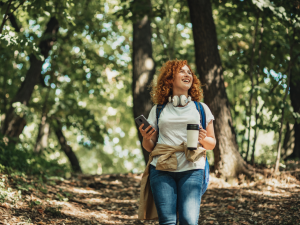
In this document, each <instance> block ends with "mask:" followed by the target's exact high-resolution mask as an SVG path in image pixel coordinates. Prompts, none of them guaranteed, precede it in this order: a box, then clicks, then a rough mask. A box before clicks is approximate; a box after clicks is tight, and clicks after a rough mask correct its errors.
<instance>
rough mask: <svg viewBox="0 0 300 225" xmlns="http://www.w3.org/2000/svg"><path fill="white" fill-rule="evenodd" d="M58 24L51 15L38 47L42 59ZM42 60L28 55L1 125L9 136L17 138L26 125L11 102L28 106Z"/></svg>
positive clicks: (47, 52) (46, 54)
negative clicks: (19, 82) (23, 70)
mask: <svg viewBox="0 0 300 225" xmlns="http://www.w3.org/2000/svg"><path fill="white" fill-rule="evenodd" d="M58 28H59V24H58V20H57V19H56V18H55V17H52V18H51V19H50V20H49V22H48V24H47V28H46V31H45V32H44V34H43V36H42V37H41V40H42V41H41V42H40V44H39V48H40V50H41V54H42V55H43V57H44V59H46V58H47V57H48V55H49V51H50V50H51V48H52V46H53V43H54V41H55V40H56V37H55V36H56V34H57V32H58ZM43 64H44V60H39V59H37V58H36V57H35V56H34V55H33V54H32V55H30V68H29V70H28V71H27V74H26V77H25V80H24V81H23V83H22V85H21V87H20V88H19V90H18V92H17V94H16V95H15V97H14V98H13V100H12V102H11V105H10V108H9V110H8V111H7V113H6V115H5V120H4V123H3V126H2V133H3V134H4V135H7V136H9V137H14V138H18V137H19V135H20V134H21V133H22V131H23V129H24V126H25V125H26V120H25V116H23V115H17V114H16V113H15V109H14V107H13V103H15V102H20V103H21V104H23V105H25V106H28V103H29V101H30V98H31V95H32V92H33V90H34V86H35V85H36V84H37V83H38V82H39V76H40V75H41V70H42V66H43Z"/></svg>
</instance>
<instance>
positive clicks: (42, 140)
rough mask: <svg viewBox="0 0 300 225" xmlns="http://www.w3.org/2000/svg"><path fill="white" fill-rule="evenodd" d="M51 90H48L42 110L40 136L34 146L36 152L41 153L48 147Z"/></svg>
mask: <svg viewBox="0 0 300 225" xmlns="http://www.w3.org/2000/svg"><path fill="white" fill-rule="evenodd" d="M50 90H51V89H50V88H48V89H47V92H46V96H45V100H44V104H43V108H42V113H41V114H42V115H41V121H40V125H39V131H38V136H37V138H36V142H35V146H34V150H33V151H34V152H35V153H40V152H41V151H42V150H43V149H44V148H46V147H47V146H48V137H49V134H50V125H49V123H48V122H47V113H48V110H47V104H48V98H49V93H50Z"/></svg>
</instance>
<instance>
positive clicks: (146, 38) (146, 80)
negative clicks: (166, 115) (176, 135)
mask: <svg viewBox="0 0 300 225" xmlns="http://www.w3.org/2000/svg"><path fill="white" fill-rule="evenodd" d="M141 2H142V3H143V5H144V7H145V6H148V8H149V14H150V12H151V2H150V0H143V1H140V2H139V3H138V4H141ZM134 4H137V1H135V2H134ZM149 14H148V15H149ZM148 15H144V17H143V18H141V19H140V20H137V21H135V22H134V23H133V41H132V48H133V53H132V64H133V76H132V95H133V115H134V118H136V117H137V116H139V115H144V116H145V117H146V118H147V117H148V115H149V112H150V110H151V108H152V103H151V97H150V90H149V85H150V84H151V82H152V80H153V76H154V73H155V63H154V60H153V57H152V43H151V37H152V33H151V27H150V20H149V17H148ZM137 128H138V127H137ZM138 136H139V140H140V142H141V143H142V140H143V138H142V135H141V134H140V132H139V130H138ZM142 149H143V155H144V159H145V162H146V164H147V162H148V160H149V152H147V151H146V150H145V149H144V148H143V147H142Z"/></svg>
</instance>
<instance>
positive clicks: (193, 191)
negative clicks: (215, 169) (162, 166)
mask: <svg viewBox="0 0 300 225" xmlns="http://www.w3.org/2000/svg"><path fill="white" fill-rule="evenodd" d="M149 177H150V186H151V190H152V194H153V198H154V202H155V206H156V209H157V213H158V219H159V224H160V225H163V224H164V225H166V224H168V225H175V224H176V223H177V211H178V213H179V223H180V225H196V224H198V219H199V214H200V203H201V188H202V183H203V178H204V170H202V169H195V170H188V171H184V172H168V171H160V170H156V169H155V167H154V166H152V165H150V176H149Z"/></svg>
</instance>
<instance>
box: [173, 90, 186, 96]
mask: <svg viewBox="0 0 300 225" xmlns="http://www.w3.org/2000/svg"><path fill="white" fill-rule="evenodd" d="M175 95H177V96H180V95H185V96H186V97H188V92H184V91H173V96H175Z"/></svg>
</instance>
